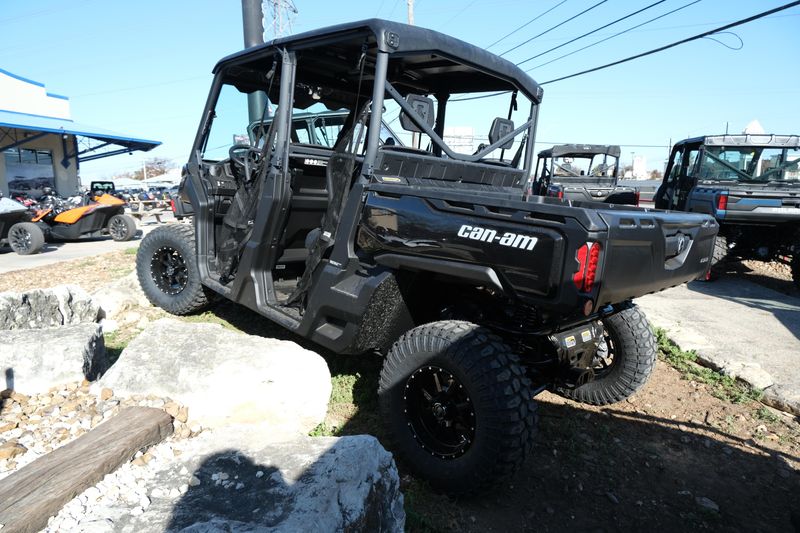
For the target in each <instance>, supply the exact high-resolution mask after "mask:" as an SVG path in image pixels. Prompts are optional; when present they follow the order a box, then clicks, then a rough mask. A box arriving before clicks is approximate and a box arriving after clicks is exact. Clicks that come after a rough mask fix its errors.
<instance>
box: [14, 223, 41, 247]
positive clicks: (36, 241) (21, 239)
mask: <svg viewBox="0 0 800 533" xmlns="http://www.w3.org/2000/svg"><path fill="white" fill-rule="evenodd" d="M8 244H9V245H10V246H11V249H12V250H14V251H15V252H17V253H18V254H19V255H32V254H35V253H37V252H39V250H41V249H42V247H43V246H44V233H42V229H41V228H40V227H39V226H37V225H36V224H34V223H33V222H17V223H16V224H14V225H13V226H11V228H10V229H9V230H8Z"/></svg>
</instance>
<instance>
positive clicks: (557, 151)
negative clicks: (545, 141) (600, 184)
mask: <svg viewBox="0 0 800 533" xmlns="http://www.w3.org/2000/svg"><path fill="white" fill-rule="evenodd" d="M620 153H621V151H620V149H619V146H616V145H607V144H557V145H555V146H553V147H552V148H548V149H547V150H542V151H541V152H539V157H564V156H582V155H595V154H608V155H610V156H612V157H617V158H618V157H619V155H620Z"/></svg>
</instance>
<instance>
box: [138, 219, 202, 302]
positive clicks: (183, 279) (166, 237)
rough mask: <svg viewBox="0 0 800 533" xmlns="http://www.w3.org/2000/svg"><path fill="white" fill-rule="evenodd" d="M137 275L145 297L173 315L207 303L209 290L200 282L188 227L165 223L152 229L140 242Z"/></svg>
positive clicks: (195, 250) (193, 243)
mask: <svg viewBox="0 0 800 533" xmlns="http://www.w3.org/2000/svg"><path fill="white" fill-rule="evenodd" d="M136 276H137V277H138V278H139V284H140V285H141V287H142V291H143V292H144V294H145V296H147V299H148V300H150V302H151V303H152V304H153V305H157V306H158V307H160V308H162V309H164V310H165V311H167V312H169V313H172V314H173V315H188V314H190V313H194V312H197V311H200V310H201V309H203V308H205V307H207V306H208V305H209V302H210V299H209V296H210V292H211V291H210V290H209V289H206V288H205V287H203V285H202V284H201V283H200V271H199V270H198V268H197V248H196V245H195V241H194V228H193V227H191V226H187V225H184V224H167V225H166V226H161V227H160V228H156V229H154V230H153V231H151V232H150V233H149V234H148V235H147V236H146V237H145V238H144V239H143V240H142V243H141V244H140V245H139V251H138V252H137V254H136Z"/></svg>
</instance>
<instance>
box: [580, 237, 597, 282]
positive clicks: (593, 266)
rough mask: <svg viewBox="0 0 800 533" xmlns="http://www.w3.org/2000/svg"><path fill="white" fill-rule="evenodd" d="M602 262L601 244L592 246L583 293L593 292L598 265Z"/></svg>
mask: <svg viewBox="0 0 800 533" xmlns="http://www.w3.org/2000/svg"><path fill="white" fill-rule="evenodd" d="M599 262H600V243H597V242H596V243H594V244H592V247H591V249H590V250H589V264H588V265H586V277H585V278H584V280H583V291H584V292H592V287H594V279H595V276H596V275H597V265H598V263H599Z"/></svg>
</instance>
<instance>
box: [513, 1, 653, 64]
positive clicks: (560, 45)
mask: <svg viewBox="0 0 800 533" xmlns="http://www.w3.org/2000/svg"><path fill="white" fill-rule="evenodd" d="M666 1H667V0H658V1H657V2H653V3H652V4H650V5H649V6H646V7H643V8H642V9H639V10H637V11H634V12H633V13H628V14H627V15H625V16H624V17H620V18H618V19H617V20H615V21H613V22H609V23H608V24H606V25H604V26H600V27H599V28H595V29H593V30H592V31H590V32H587V33H584V34H583V35H581V36H579V37H575V38H574V39H570V40H569V41H567V42H565V43H561V44H559V45H558V46H554V47H553V48H550V49H549V50H545V51H544V52H541V53H538V54H536V55H535V56H531V57H529V58H528V59H525V60H523V61H520V62H519V63H517V66H520V65H522V64H524V63H527V62H528V61H532V60H534V59H536V58H537V57H541V56H543V55H545V54H549V53H550V52H552V51H554V50H558V49H559V48H561V47H563V46H567V45H568V44H572V43H574V42H575V41H579V40H581V39H583V38H584V37H588V36H589V35H592V34H593V33H597V32H598V31H600V30H604V29H606V28H608V27H609V26H613V25H614V24H616V23H617V22H622V21H623V20H625V19H629V18H631V17H634V16H636V15H638V14H639V13H641V12H643V11H647V10H648V9H651V8H654V7H656V6H657V5H658V4H663V3H664V2H666Z"/></svg>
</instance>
